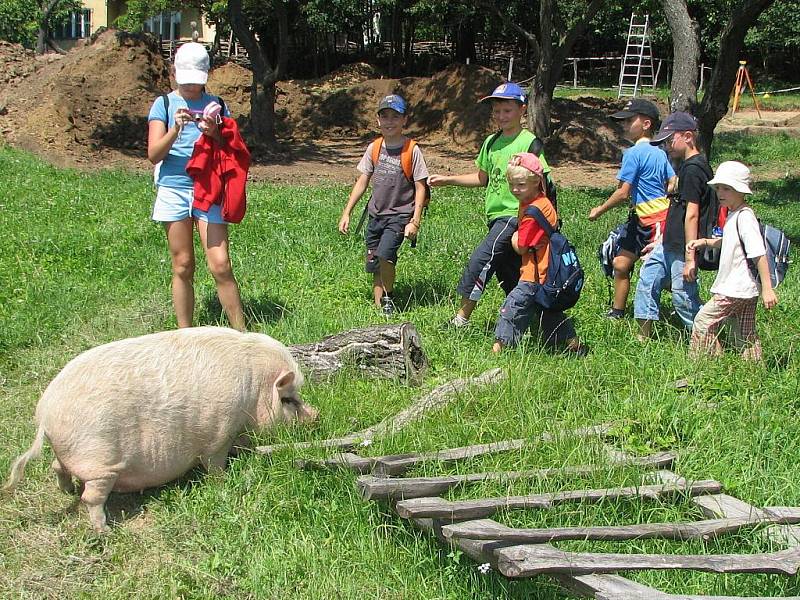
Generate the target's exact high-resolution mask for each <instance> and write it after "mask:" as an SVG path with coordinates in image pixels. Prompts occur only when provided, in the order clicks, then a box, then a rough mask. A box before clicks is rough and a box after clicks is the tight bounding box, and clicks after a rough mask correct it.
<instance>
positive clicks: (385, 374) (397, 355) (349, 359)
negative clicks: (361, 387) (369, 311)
mask: <svg viewBox="0 0 800 600" xmlns="http://www.w3.org/2000/svg"><path fill="white" fill-rule="evenodd" d="M289 351H290V352H291V353H292V356H294V358H295V359H296V360H297V362H298V363H300V366H301V367H302V369H303V372H304V373H305V374H306V376H307V377H309V378H311V379H324V378H326V377H329V376H330V375H332V374H334V373H336V372H337V371H338V370H340V369H342V368H344V367H346V366H353V367H355V368H357V369H359V370H360V371H362V373H364V374H366V375H369V376H371V377H381V378H389V379H402V380H405V381H406V382H408V383H409V384H411V385H419V384H420V383H421V382H422V376H423V374H424V372H425V370H426V368H427V366H428V359H427V357H426V356H425V353H424V352H423V351H422V343H421V341H420V337H419V333H418V332H417V328H416V327H414V325H413V324H412V323H400V324H392V323H390V324H386V325H373V326H372V327H365V328H363V329H351V330H349V331H343V332H342V333H337V334H335V335H331V336H328V337H326V338H323V339H322V340H321V341H319V342H314V343H311V344H297V345H294V346H289Z"/></svg>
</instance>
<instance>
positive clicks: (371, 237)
mask: <svg viewBox="0 0 800 600" xmlns="http://www.w3.org/2000/svg"><path fill="white" fill-rule="evenodd" d="M412 216H413V215H384V216H378V217H373V216H370V218H369V223H367V231H366V232H365V234H364V238H365V241H366V242H367V261H366V265H365V268H366V270H367V273H377V272H378V269H379V268H380V264H379V259H383V260H385V261H386V262H390V263H392V264H396V263H397V251H398V250H399V249H400V244H402V243H403V238H404V236H405V231H406V225H408V222H409V221H410V220H411V217H412Z"/></svg>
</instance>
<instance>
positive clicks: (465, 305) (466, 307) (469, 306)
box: [458, 298, 478, 320]
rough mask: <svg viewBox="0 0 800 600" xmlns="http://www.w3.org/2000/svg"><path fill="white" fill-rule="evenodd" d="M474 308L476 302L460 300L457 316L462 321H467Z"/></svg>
mask: <svg viewBox="0 0 800 600" xmlns="http://www.w3.org/2000/svg"><path fill="white" fill-rule="evenodd" d="M476 306H478V302H477V301H475V300H470V299H469V298H462V299H461V306H460V307H459V309H458V314H459V315H461V316H462V317H463V318H464V319H467V320H469V318H470V317H471V316H472V311H474V310H475V307H476Z"/></svg>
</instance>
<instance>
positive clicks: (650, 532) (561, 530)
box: [442, 516, 800, 544]
mask: <svg viewBox="0 0 800 600" xmlns="http://www.w3.org/2000/svg"><path fill="white" fill-rule="evenodd" d="M778 522H783V519H781V518H779V517H775V518H770V519H767V520H763V519H760V518H758V517H755V516H754V517H749V518H748V517H738V518H729V519H706V520H703V521H690V522H681V523H643V524H640V525H600V526H594V527H550V528H542V529H521V528H512V527H504V526H502V525H501V526H499V527H498V526H497V525H496V524H494V523H492V525H491V526H487V524H486V523H484V522H483V521H480V520H479V521H466V522H463V523H456V524H453V525H445V526H444V527H442V534H443V535H444V537H446V538H450V537H461V538H469V539H472V540H498V541H501V542H514V543H517V544H549V543H552V542H561V541H564V540H593V541H605V542H622V541H627V540H645V539H651V538H659V539H665V540H680V541H685V540H695V539H709V538H715V537H718V536H720V535H724V534H726V533H732V532H736V531H740V530H741V529H744V528H746V527H755V526H757V525H761V524H767V523H778ZM789 522H793V523H797V522H800V521H799V520H798V519H797V517H796V516H794V518H793V519H790V520H789Z"/></svg>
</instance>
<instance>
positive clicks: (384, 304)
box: [381, 294, 395, 317]
mask: <svg viewBox="0 0 800 600" xmlns="http://www.w3.org/2000/svg"><path fill="white" fill-rule="evenodd" d="M394 311H395V306H394V302H392V297H391V296H390V295H389V294H384V295H383V297H382V298H381V312H382V313H383V314H384V316H386V317H391V316H392V315H393V314H394Z"/></svg>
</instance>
